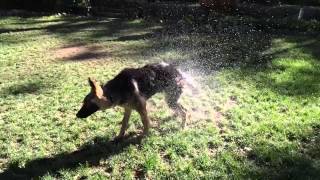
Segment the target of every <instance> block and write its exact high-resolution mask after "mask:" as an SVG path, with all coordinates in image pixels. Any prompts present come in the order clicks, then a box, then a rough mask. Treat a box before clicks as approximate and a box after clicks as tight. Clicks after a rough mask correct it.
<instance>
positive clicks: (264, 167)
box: [0, 16, 320, 179]
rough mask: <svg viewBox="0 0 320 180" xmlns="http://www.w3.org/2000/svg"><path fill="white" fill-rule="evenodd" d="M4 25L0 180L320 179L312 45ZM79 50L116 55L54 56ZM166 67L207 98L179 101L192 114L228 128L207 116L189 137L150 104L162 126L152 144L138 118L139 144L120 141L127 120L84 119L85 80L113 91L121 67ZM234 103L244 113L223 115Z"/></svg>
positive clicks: (87, 23)
mask: <svg viewBox="0 0 320 180" xmlns="http://www.w3.org/2000/svg"><path fill="white" fill-rule="evenodd" d="M0 25H1V27H2V28H1V29H2V31H1V34H0V39H1V45H0V52H1V53H0V60H1V61H0V68H1V71H0V76H1V79H0V96H1V98H0V141H1V142H0V169H1V175H0V178H1V177H3V178H31V177H39V178H44V179H52V178H62V179H74V178H89V177H90V178H115V179H118V178H177V177H179V178H221V179H244V178H251V179H305V178H309V179H316V178H317V177H318V176H319V172H320V166H319V162H320V156H319V150H320V149H319V127H320V121H319V117H320V108H319V104H320V102H319V85H320V82H319V80H318V79H319V78H318V76H319V70H320V69H319V68H320V64H319V56H318V51H317V49H318V48H317V47H319V45H320V44H319V41H318V40H317V38H315V37H310V36H307V35H296V36H292V35H290V36H289V35H285V34H281V33H276V34H272V33H270V32H269V33H267V32H264V31H263V30H262V31H261V30H258V29H256V28H254V27H252V26H246V25H243V26H239V24H236V25H230V24H227V25H225V27H223V28H222V30H221V31H212V28H211V27H207V29H206V28H199V29H198V30H194V29H193V30H190V29H192V28H190V27H189V28H190V29H189V28H188V27H185V25H179V24H175V26H173V25H172V24H161V25H159V24H155V23H148V22H144V21H140V20H134V21H131V20H130V21H129V20H123V19H109V18H105V19H90V18H89V19H88V18H80V17H57V16H50V17H40V18H28V19H24V18H23V19H21V18H11V17H9V18H3V19H1V20H0ZM75 44H82V45H84V46H88V47H92V45H93V44H94V45H96V46H98V47H99V48H100V49H102V50H103V51H104V52H105V53H107V54H108V55H107V56H104V55H101V56H99V58H97V56H95V54H94V53H100V51H90V52H89V53H91V54H94V55H93V56H92V55H91V56H81V57H82V58H79V56H78V58H77V56H73V58H57V57H56V56H55V55H54V54H55V51H56V50H57V49H59V48H61V47H66V46H68V45H75ZM80 59H81V61H79V60H80ZM162 60H165V61H169V62H174V63H177V64H179V65H180V66H181V68H182V69H184V70H186V71H188V70H191V71H194V73H195V75H194V78H195V79H196V80H197V82H198V83H199V84H200V87H201V95H200V96H199V97H190V96H186V97H182V100H181V101H182V102H183V103H184V104H186V106H187V107H188V108H190V109H192V108H199V109H206V108H207V109H208V110H210V111H213V112H219V113H220V114H221V115H222V117H221V119H220V120H219V121H220V122H219V123H220V126H219V127H217V126H216V123H215V120H216V119H217V117H215V116H214V115H212V114H210V113H209V114H207V115H205V116H206V119H202V120H199V121H195V122H194V123H195V125H192V126H191V125H190V126H189V128H188V129H186V130H181V129H180V127H179V124H180V120H179V119H176V118H175V117H173V116H172V114H171V112H170V111H169V110H168V108H167V107H166V106H165V105H163V104H164V103H163V95H161V94H160V95H157V96H155V97H153V98H152V99H151V101H152V102H153V103H154V104H155V105H154V106H155V107H154V108H152V111H151V112H150V116H151V118H152V119H154V120H157V121H159V127H156V128H153V129H152V130H151V135H150V136H149V137H147V138H145V139H141V138H139V136H137V135H136V134H135V132H137V131H138V130H139V129H141V126H142V125H141V122H140V120H139V117H138V115H137V114H136V113H134V114H133V117H132V118H131V121H130V127H129V129H128V132H131V133H129V135H128V138H127V139H125V140H124V141H123V142H120V143H115V142H113V141H112V138H113V137H114V136H115V135H116V133H117V132H118V131H119V128H120V125H119V122H120V120H121V118H122V110H121V109H119V108H116V109H114V110H107V111H106V112H99V113H96V114H95V115H93V116H92V117H90V118H88V119H86V120H78V119H76V118H75V113H76V111H77V110H78V108H79V106H80V103H81V101H82V98H83V97H84V95H85V94H86V93H87V92H88V91H89V87H88V85H87V84H86V79H87V77H88V76H91V77H95V78H96V79H98V80H103V81H106V80H109V79H111V78H112V77H113V76H114V75H115V74H117V73H118V72H119V71H120V70H121V69H122V68H124V67H128V66H134V67H137V66H141V65H142V64H145V63H147V62H157V61H162ZM230 99H232V100H233V101H234V102H235V106H233V107H231V108H226V104H227V102H228V101H230ZM192 118H193V119H196V118H197V117H192ZM193 119H191V122H192V120H193ZM191 122H190V123H191Z"/></svg>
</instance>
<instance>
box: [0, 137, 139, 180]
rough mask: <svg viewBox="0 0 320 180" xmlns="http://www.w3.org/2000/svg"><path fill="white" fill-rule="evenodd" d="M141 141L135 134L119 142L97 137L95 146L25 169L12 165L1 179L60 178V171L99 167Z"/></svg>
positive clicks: (61, 155)
mask: <svg viewBox="0 0 320 180" xmlns="http://www.w3.org/2000/svg"><path fill="white" fill-rule="evenodd" d="M141 141H142V136H140V135H136V134H134V133H132V134H128V135H126V136H125V137H124V138H123V139H122V140H121V141H118V142H115V141H113V140H107V139H104V138H100V137H96V138H95V139H94V140H93V142H94V143H93V144H85V145H83V146H82V147H81V148H80V149H79V150H77V151H74V152H71V153H68V152H67V153H61V154H57V155H53V157H46V158H39V159H35V160H31V161H29V162H28V163H27V164H26V165H25V166H24V167H19V165H18V164H17V163H12V164H10V165H9V166H8V168H7V169H6V170H5V171H4V172H3V173H1V174H0V179H34V178H36V179H38V178H40V177H41V176H44V175H46V174H47V173H50V174H53V175H55V176H59V171H60V170H64V169H75V168H77V167H79V166H80V165H81V164H88V165H89V166H98V165H99V162H100V160H101V159H108V158H109V157H111V156H113V155H116V154H119V153H121V152H123V151H124V150H125V148H127V147H128V146H130V145H138V144H140V143H141Z"/></svg>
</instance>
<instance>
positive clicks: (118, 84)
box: [77, 63, 186, 137]
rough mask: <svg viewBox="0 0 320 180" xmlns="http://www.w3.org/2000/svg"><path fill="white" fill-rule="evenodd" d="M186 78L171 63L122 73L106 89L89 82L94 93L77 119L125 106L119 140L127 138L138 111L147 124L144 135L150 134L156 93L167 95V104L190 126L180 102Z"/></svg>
mask: <svg viewBox="0 0 320 180" xmlns="http://www.w3.org/2000/svg"><path fill="white" fill-rule="evenodd" d="M183 82H184V78H183V76H182V74H181V73H180V71H179V70H178V69H176V68H175V66H173V65H171V64H167V63H157V64H148V65H146V66H144V67H141V68H127V69H124V70H122V71H121V72H120V73H119V74H118V75H116V76H115V77H114V78H113V79H112V80H110V81H108V82H107V83H106V84H105V85H104V86H100V85H99V84H98V83H97V82H96V81H94V80H92V79H90V78H89V84H90V86H91V92H90V93H89V94H88V95H87V96H86V97H85V99H84V102H83V106H82V107H81V109H80V110H79V112H78V113H77V117H79V118H86V117H88V116H90V115H91V114H93V113H95V112H96V111H98V110H103V109H107V108H111V107H114V106H122V107H123V108H124V117H123V120H122V127H121V130H120V133H119V136H118V137H122V136H124V134H125V130H126V129H127V126H128V121H129V118H130V115H131V112H132V110H136V111H137V112H138V113H139V114H140V117H141V120H142V123H143V127H144V128H143V133H144V134H147V133H148V130H149V127H150V120H149V117H148V113H147V109H146V101H147V100H148V99H149V98H150V97H151V96H153V95H154V94H156V93H159V92H164V93H165V97H166V102H167V103H168V105H169V107H170V108H172V109H173V110H174V111H175V113H176V114H177V115H180V116H181V118H182V126H183V127H184V126H185V123H186V110H185V108H183V106H182V105H181V104H179V103H178V99H179V97H180V95H181V93H182V87H183Z"/></svg>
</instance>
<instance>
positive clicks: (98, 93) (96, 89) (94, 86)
mask: <svg viewBox="0 0 320 180" xmlns="http://www.w3.org/2000/svg"><path fill="white" fill-rule="evenodd" d="M88 82H89V85H90V86H91V91H92V92H93V93H94V94H95V95H96V96H97V97H98V98H102V97H103V89H102V88H101V86H100V84H99V83H98V82H97V81H95V80H93V79H91V78H90V77H89V78H88Z"/></svg>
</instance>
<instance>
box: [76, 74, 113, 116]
mask: <svg viewBox="0 0 320 180" xmlns="http://www.w3.org/2000/svg"><path fill="white" fill-rule="evenodd" d="M88 81H89V85H90V86H91V92H90V93H89V94H88V95H87V96H86V97H85V98H84V100H83V105H82V107H81V109H80V110H79V111H78V113H77V117H78V118H86V117H88V116H90V115H91V114H93V113H95V112H96V111H98V110H104V109H107V108H110V107H111V106H112V103H111V102H110V101H109V100H108V99H107V97H106V96H105V94H104V92H103V89H102V87H101V86H100V85H99V83H98V82H96V81H94V80H92V79H91V78H89V79H88Z"/></svg>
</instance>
